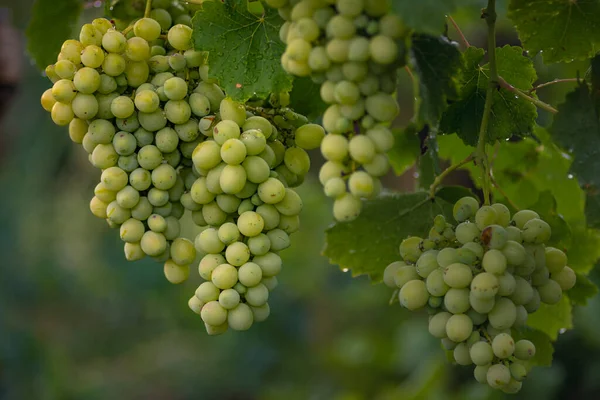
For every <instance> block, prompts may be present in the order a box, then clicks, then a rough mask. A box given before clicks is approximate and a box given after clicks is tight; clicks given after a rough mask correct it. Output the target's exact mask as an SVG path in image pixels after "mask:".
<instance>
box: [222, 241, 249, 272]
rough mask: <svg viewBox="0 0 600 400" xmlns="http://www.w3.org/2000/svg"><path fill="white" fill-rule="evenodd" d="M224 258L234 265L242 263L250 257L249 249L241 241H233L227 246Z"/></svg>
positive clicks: (238, 265) (237, 265)
mask: <svg viewBox="0 0 600 400" xmlns="http://www.w3.org/2000/svg"><path fill="white" fill-rule="evenodd" d="M225 259H226V260H227V262H228V263H229V264H231V265H233V266H235V267H240V266H242V265H244V264H245V263H246V262H247V261H248V260H249V259H250V249H249V248H248V246H247V245H246V244H244V243H242V242H235V243H232V244H230V245H229V246H227V249H226V250H225Z"/></svg>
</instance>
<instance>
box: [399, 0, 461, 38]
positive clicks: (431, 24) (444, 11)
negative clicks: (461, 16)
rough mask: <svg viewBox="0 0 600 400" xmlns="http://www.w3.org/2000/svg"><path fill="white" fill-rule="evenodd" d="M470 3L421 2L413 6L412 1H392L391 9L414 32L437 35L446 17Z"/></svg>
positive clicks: (459, 0)
mask: <svg viewBox="0 0 600 400" xmlns="http://www.w3.org/2000/svg"><path fill="white" fill-rule="evenodd" d="M470 3H472V1H469V0H421V1H419V4H418V6H415V2H414V0H394V1H393V2H392V8H393V10H394V11H395V12H396V13H397V14H398V15H399V16H400V17H401V18H402V20H403V21H404V23H405V24H406V25H407V26H409V27H410V28H412V29H414V30H415V31H416V32H425V33H430V34H433V35H437V34H440V33H442V31H443V30H444V24H445V23H446V15H448V14H451V13H452V12H454V10H456V9H457V8H458V7H461V6H463V5H466V4H470Z"/></svg>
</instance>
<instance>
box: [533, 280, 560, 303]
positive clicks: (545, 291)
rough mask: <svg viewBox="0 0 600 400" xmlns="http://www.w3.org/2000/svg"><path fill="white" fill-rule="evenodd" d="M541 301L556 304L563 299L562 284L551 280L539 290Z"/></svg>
mask: <svg viewBox="0 0 600 400" xmlns="http://www.w3.org/2000/svg"><path fill="white" fill-rule="evenodd" d="M537 290H538V292H539V295H540V299H541V301H542V302H544V303H546V304H556V303H558V302H559V301H560V299H561V298H562V289H561V287H560V284H559V283H558V282H556V281H554V280H552V279H550V280H549V281H548V282H547V283H546V284H545V285H542V286H538V288H537Z"/></svg>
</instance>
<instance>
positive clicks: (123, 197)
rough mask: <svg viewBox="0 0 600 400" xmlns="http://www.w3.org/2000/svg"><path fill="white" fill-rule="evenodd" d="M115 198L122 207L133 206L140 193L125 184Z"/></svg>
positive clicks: (137, 200) (138, 199)
mask: <svg viewBox="0 0 600 400" xmlns="http://www.w3.org/2000/svg"><path fill="white" fill-rule="evenodd" d="M116 200H117V203H118V204H119V205H120V206H121V207H123V208H133V207H135V205H136V204H137V203H138V202H139V201H140V193H139V192H138V191H137V190H135V189H134V188H133V187H131V186H125V187H124V188H123V189H121V190H119V192H118V193H117V196H116ZM135 241H136V242H137V240H135Z"/></svg>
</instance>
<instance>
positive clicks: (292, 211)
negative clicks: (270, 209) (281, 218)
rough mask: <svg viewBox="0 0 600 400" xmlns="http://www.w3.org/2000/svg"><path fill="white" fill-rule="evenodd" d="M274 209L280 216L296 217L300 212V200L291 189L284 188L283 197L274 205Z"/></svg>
mask: <svg viewBox="0 0 600 400" xmlns="http://www.w3.org/2000/svg"><path fill="white" fill-rule="evenodd" d="M275 208H276V209H277V211H279V213H280V214H282V215H287V216H292V215H298V214H300V212H301V211H302V198H300V196H299V195H298V193H296V192H295V191H294V190H293V189H289V188H285V197H284V198H283V199H282V200H281V201H280V202H279V203H276V204H275Z"/></svg>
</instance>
